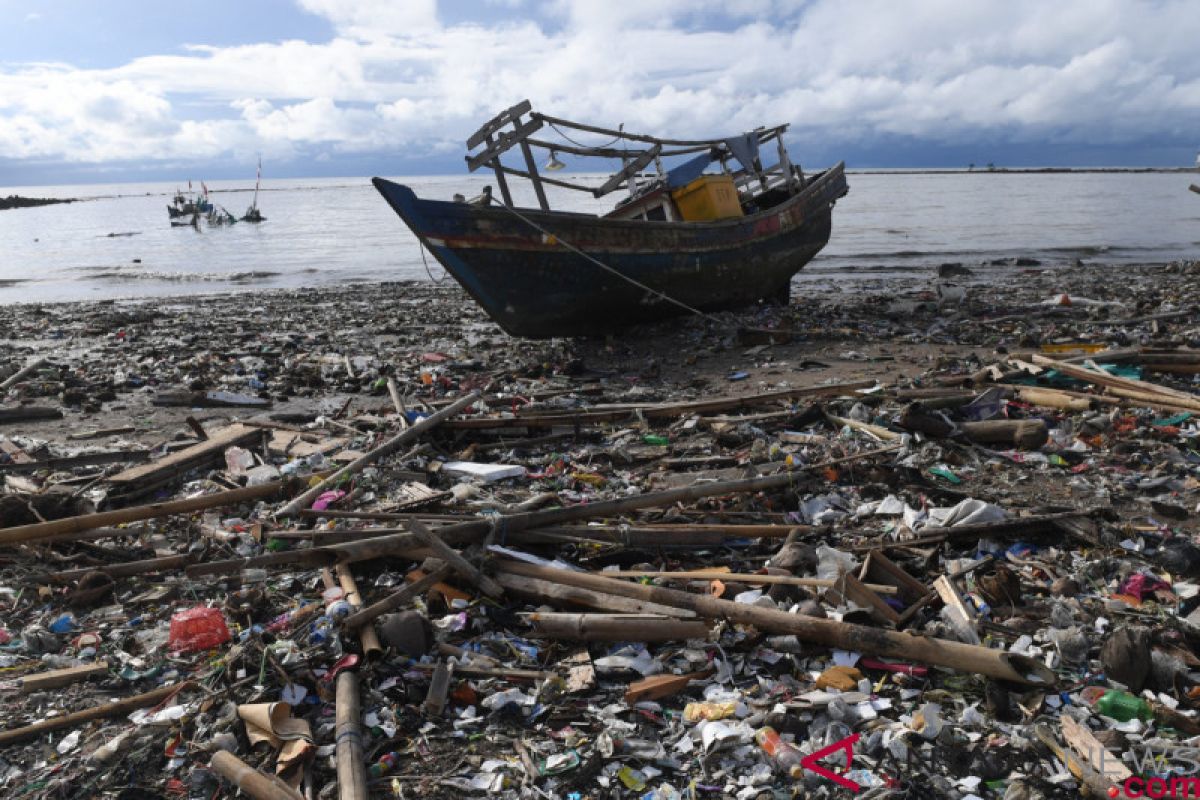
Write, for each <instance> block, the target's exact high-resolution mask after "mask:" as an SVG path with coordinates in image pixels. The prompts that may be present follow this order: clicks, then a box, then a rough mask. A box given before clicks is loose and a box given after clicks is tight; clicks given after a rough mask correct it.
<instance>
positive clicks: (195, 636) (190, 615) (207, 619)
mask: <svg viewBox="0 0 1200 800" xmlns="http://www.w3.org/2000/svg"><path fill="white" fill-rule="evenodd" d="M229 638H230V637H229V628H228V627H227V626H226V625H225V617H224V615H222V614H221V609H219V608H208V607H207V606H197V607H196V608H189V609H188V610H187V611H180V612H179V613H178V614H175V615H174V616H173V617H171V638H170V640H169V646H170V649H171V650H172V651H173V652H176V653H194V652H196V651H198V650H209V649H211V648H214V647H216V646H217V645H219V644H223V643H225V642H228V641H229Z"/></svg>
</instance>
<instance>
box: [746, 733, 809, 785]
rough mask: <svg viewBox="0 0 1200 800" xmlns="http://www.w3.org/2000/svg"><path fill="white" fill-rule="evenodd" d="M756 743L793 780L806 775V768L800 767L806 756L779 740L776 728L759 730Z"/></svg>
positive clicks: (794, 747) (755, 734) (755, 738)
mask: <svg viewBox="0 0 1200 800" xmlns="http://www.w3.org/2000/svg"><path fill="white" fill-rule="evenodd" d="M754 741H756V742H758V746H759V747H761V748H762V749H763V752H765V753H766V754H767V756H768V757H770V759H771V760H772V761H773V762H775V765H776V766H777V767H779V769H781V770H783V771H785V772H787V774H789V775H791V776H792V777H793V778H799V777H800V776H801V775H802V774H803V773H804V768H803V767H802V766H800V761H801V759H803V758H804V754H803V753H801V752H800V750H799V748H797V747H796V746H795V745H791V744H788V743H787V742H785V741H783V739H781V738H779V734H778V733H777V732H776V730H775V729H774V728H771V727H764V728H759V729H758V730H757V731H755V732H754Z"/></svg>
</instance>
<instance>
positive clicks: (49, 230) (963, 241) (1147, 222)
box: [0, 172, 1200, 302]
mask: <svg viewBox="0 0 1200 800" xmlns="http://www.w3.org/2000/svg"><path fill="white" fill-rule="evenodd" d="M1196 177H1197V176H1196V174H1195V173H1187V172H1173V173H1130V172H1096V173H1016V172H1013V173H1000V172H997V173H987V172H975V173H963V172H941V173H939V172H924V173H896V172H892V173H889V172H851V173H850V174H849V175H848V177H847V179H848V182H849V184H850V193H849V194H848V195H847V196H846V197H844V198H842V199H841V200H840V201H839V202H838V204H837V207H836V208H835V209H834V212H833V235H832V238H831V239H830V242H829V244H828V246H826V248H825V249H824V250H823V251H822V252H821V254H820V255H818V256H817V258H816V259H814V261H813V262H812V263H810V264H809V265H808V266H807V267H806V268H805V269H804V271H803V272H801V273H800V275H799V276H797V281H798V282H801V283H806V284H813V283H816V284H819V283H822V282H832V281H836V280H838V279H839V278H840V277H844V276H846V275H859V276H864V275H874V276H876V277H881V278H882V277H884V276H890V275H894V274H910V275H911V274H913V273H914V272H916V271H922V270H929V269H930V268H932V267H936V266H937V265H939V264H942V263H948V262H951V263H962V264H964V265H966V266H968V267H969V266H972V265H975V264H980V263H986V262H989V261H993V260H999V259H1009V258H1015V257H1024V258H1034V259H1037V260H1038V261H1040V262H1042V263H1043V264H1044V265H1046V266H1051V267H1052V266H1055V265H1061V264H1068V263H1072V262H1074V261H1075V260H1076V259H1082V260H1083V261H1085V262H1086V263H1095V264H1097V265H1106V266H1107V265H1114V264H1115V265H1119V264H1122V263H1158V262H1167V261H1172V260H1176V259H1181V258H1196V257H1200V197H1197V196H1196V195H1195V194H1192V193H1189V192H1188V190H1187V187H1188V184H1189V183H1191V182H1195V181H1196ZM392 180H395V181H397V182H400V183H405V184H407V185H409V186H411V187H412V188H413V189H414V190H415V191H416V192H417V194H418V195H419V196H421V197H427V198H434V199H444V200H449V199H452V198H453V196H454V195H455V194H462V195H464V196H467V197H472V196H474V195H477V194H479V193H480V192H481V191H482V190H483V188H484V187H485V186H488V185H493V184H494V182H495V179H494V177H492V176H490V175H482V174H480V175H473V176H433V177H431V176H421V177H408V178H404V177H394V178H392ZM581 180H583V181H584V182H590V183H592V184H598V183H599V182H600V181H602V180H603V178H602V177H584V178H582V179H581ZM513 184H514V186H513V188H514V195H515V198H516V202H517V204H518V205H524V206H533V205H535V201H534V198H533V194H532V191H531V190H530V188H529V187H528V185H527V184H525V182H522V181H513ZM194 186H195V188H199V184H198V182H197V183H195V184H194ZM186 187H187V184H186V181H183V182H181V183H148V184H114V185H84V186H39V187H4V188H0V196H6V195H9V194H19V195H22V196H26V197H74V198H79V202H75V203H70V204H61V205H51V206H41V207H35V208H21V209H12V210H6V211H0V302H46V301H56V300H101V299H113V298H122V297H147V296H166V295H180V294H196V293H211V292H228V291H254V290H258V289H263V288H288V287H301V286H328V285H346V284H354V283H359V282H374V281H388V280H430V279H431V278H432V279H435V280H440V279H443V278H444V273H443V271H442V269H441V266H440V265H439V264H437V262H436V261H435V260H434V259H433V258H432V257H430V256H429V255H428V254H427V253H423V251H422V248H420V247H419V245H418V243H417V240H416V239H415V237H414V236H413V235H412V234H411V233H410V232H409V231H408V229H407V228H406V227H405V226H404V224H403V222H401V220H400V219H399V217H397V216H396V214H395V213H394V212H393V211H392V210H391V208H390V207H388V205H387V203H386V202H384V200H383V198H382V197H380V196H379V194H378V193H377V192H376V191H375V189H374V187H372V185H371V183H370V180H369V179H367V178H340V179H339V178H328V179H292V180H272V181H268V182H266V183H265V184H264V187H263V191H261V192H260V193H259V198H258V205H259V208H260V210H261V211H262V213H263V215H264V216H265V217H266V218H267V219H266V221H265V222H263V223H260V224H250V223H238V224H236V225H232V226H229V227H209V226H207V225H206V224H205V223H204V222H203V221H201V224H200V227H199V229H193V228H191V227H174V228H173V227H171V226H170V224H169V221H168V217H167V212H166V208H165V206H166V205H167V203H168V202H170V200H171V197H172V196H173V195H174V193H175V191H176V189H180V188H182V189H186ZM209 188H210V190H211V191H212V195H211V197H212V200H213V202H215V203H216V204H218V205H220V206H223V207H224V208H226V209H228V210H229V211H230V212H232V213H233V214H234V215H236V216H241V214H243V213H244V212H245V210H246V208H247V206H249V205H250V202H251V200H252V194H253V186H248V185H246V184H245V183H244V182H221V181H214V182H212V183H211V184H209ZM549 194H550V199H551V204H552V205H553V207H555V208H561V209H564V210H570V211H580V212H590V213H603V212H605V211H607V210H608V209H610V208H611V207H612V205H613V203H614V202H615V200H616V197H617V196H616V195H615V194H614V195H610V196H608V197H605V198H600V199H597V198H594V197H592V196H591V195H590V194H589V193H586V192H571V191H568V190H563V189H554V188H551V189H550V192H549ZM581 268H587V265H586V263H585V262H582V261H581Z"/></svg>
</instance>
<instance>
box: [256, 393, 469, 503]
mask: <svg viewBox="0 0 1200 800" xmlns="http://www.w3.org/2000/svg"><path fill="white" fill-rule="evenodd" d="M478 399H479V392H471V393H470V394H467V395H465V396H463V397H460V398H459V399H457V400H455V401H454V402H453V403H451V404H450V405H448V406H446V407H445V408H443V409H442V410H440V411H438V412H436V413H434V414H431V415H430V416H428V417H425V418H424V419H422V420H420V421H419V422H417V423H416V424H414V425H413V426H412V427H410V428H407V429H406V430H404V431H403V432H401V433H399V434H397V435H396V436H393V437H392V438H391V439H388V440H387V441H386V442H384V443H383V444H381V445H379V446H378V447H376V448H375V449H373V450H371V451H370V452H368V453H365V454H363V455H362V456H361V457H360V458H357V459H355V460H354V461H352V462H350V463H349V464H347V465H346V466H344V467H342V468H341V469H339V470H338V471H337V472H335V473H333V474H332V475H330V476H329V477H328V478H326V479H325V480H323V481H321V482H320V483H318V484H317V485H316V486H314V487H312V488H311V489H309V490H308V491H306V492H304V493H303V494H301V495H300V496H298V497H296V498H295V499H294V500H292V502H290V503H288V504H287V505H286V506H284V507H283V508H281V509H280V510H279V511H277V512H276V513H275V516H276V517H290V516H294V515H295V514H296V513H297V512H299V511H300V510H301V509H302V508H308V507H309V506H311V505H312V502H313V500H315V499H317V497H318V496H320V494H321V493H322V492H325V491H327V490H328V489H329V488H330V487H331V486H336V485H337V484H339V483H341V481H342V480H343V479H345V478H347V477H349V476H350V475H357V474H358V473H359V472H362V471H363V470H364V469H366V468H367V467H368V466H370V465H371V464H374V463H375V462H376V461H378V460H379V459H381V458H384V457H385V456H389V455H391V454H392V453H394V452H396V451H397V450H399V449H400V448H401V447H403V446H404V445H405V444H407V443H408V442H410V441H412V440H413V439H415V438H417V437H418V436H421V435H423V434H425V433H426V432H427V431H430V430H432V429H434V428H436V427H437V426H438V425H440V424H442V423H443V422H445V421H446V420H448V419H449V418H450V417H453V416H454V415H455V414H457V413H458V412H460V411H462V410H463V409H465V408H467V407H468V406H470V405H471V404H472V403H474V402H475V401H476V400H478Z"/></svg>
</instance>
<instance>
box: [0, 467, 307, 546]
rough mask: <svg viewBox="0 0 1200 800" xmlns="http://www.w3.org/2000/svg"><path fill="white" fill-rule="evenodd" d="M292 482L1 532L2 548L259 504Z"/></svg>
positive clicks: (152, 504) (71, 518) (38, 523)
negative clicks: (115, 526) (129, 524)
mask: <svg viewBox="0 0 1200 800" xmlns="http://www.w3.org/2000/svg"><path fill="white" fill-rule="evenodd" d="M289 483H290V481H275V482H273V483H264V484H263V485H261V486H248V487H246V488H244V489H231V490H230V491H227V492H217V493H216V494H206V495H203V496H201V497H189V498H187V499H186V500H171V501H169V502H166V503H150V504H149V505H144V506H132V507H130V508H120V509H117V510H116V511H100V512H97V513H95V514H84V515H82V516H78V517H66V518H64V519H56V520H52V521H50V522H37V523H34V524H32V525H17V526H15V527H12V528H4V529H3V530H0V546H2V545H10V544H17V543H20V542H34V541H38V540H39V539H43V538H47V537H52V536H57V535H58V534H62V533H78V532H80V531H90V530H93V529H95V528H103V527H106V526H110V525H120V524H121V523H124V522H137V521H138V520H143V519H156V518H158V517H168V516H170V515H172V514H189V513H191V512H193V511H203V510H205V509H209V508H219V507H221V506H228V505H233V504H235V503H242V502H245V501H247V500H258V499H260V498H263V497H270V496H271V495H274V494H278V493H279V492H281V491H283V490H285V489H286V488H287V487H288V485H289Z"/></svg>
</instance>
